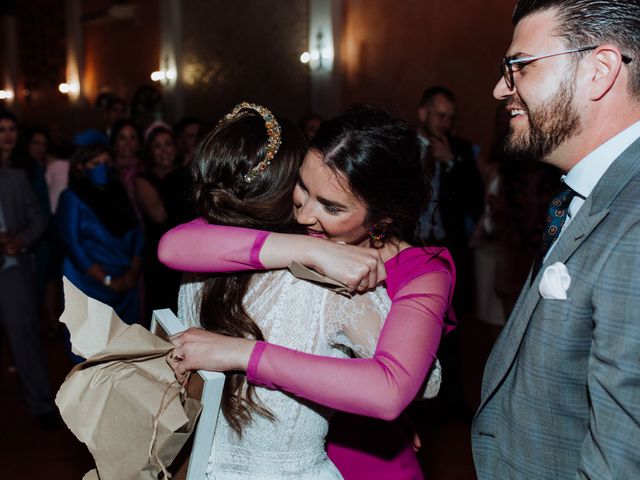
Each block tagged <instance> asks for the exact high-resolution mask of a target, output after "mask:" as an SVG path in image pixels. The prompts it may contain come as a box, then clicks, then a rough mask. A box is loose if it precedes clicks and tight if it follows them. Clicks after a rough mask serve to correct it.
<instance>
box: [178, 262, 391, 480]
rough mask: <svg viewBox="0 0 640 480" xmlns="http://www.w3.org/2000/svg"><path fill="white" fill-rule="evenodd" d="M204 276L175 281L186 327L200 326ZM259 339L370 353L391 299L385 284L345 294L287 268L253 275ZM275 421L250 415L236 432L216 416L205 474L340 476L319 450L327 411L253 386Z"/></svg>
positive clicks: (219, 479)
mask: <svg viewBox="0 0 640 480" xmlns="http://www.w3.org/2000/svg"><path fill="white" fill-rule="evenodd" d="M201 286H202V283H201V282H199V281H197V280H194V281H187V282H185V283H183V284H182V286H181V288H180V295H179V302H178V312H179V315H178V316H179V317H180V318H181V319H182V321H183V322H185V324H186V325H187V326H200V323H199V320H198V318H199V307H200V297H199V294H200V289H201ZM244 305H245V308H246V310H247V313H249V315H251V317H252V318H253V319H254V320H255V322H256V323H257V325H258V326H259V327H260V329H261V330H262V332H263V334H264V336H265V338H266V339H267V340H268V341H269V342H271V343H276V344H279V345H284V346H287V347H291V348H294V349H296V350H299V351H302V352H309V353H316V354H319V355H326V356H334V357H345V356H347V353H346V352H347V351H348V349H351V350H352V351H354V352H355V353H356V354H357V355H358V356H368V357H370V356H372V355H373V353H374V350H375V345H376V342H377V339H378V334H379V333H380V328H381V325H382V322H383V319H384V318H385V317H386V315H387V312H388V310H389V306H390V300H389V297H388V296H387V294H386V291H385V290H384V288H382V287H379V288H378V289H376V290H375V291H373V292H370V293H367V294H365V295H357V296H355V297H354V298H353V299H348V298H346V297H343V296H341V295H338V294H336V293H334V292H331V291H329V290H327V289H325V288H322V287H319V286H316V285H314V284H312V283H309V282H306V281H303V280H298V279H296V278H295V277H293V276H292V275H291V274H290V273H289V272H288V271H276V272H267V273H261V274H256V275H254V276H253V278H252V280H251V284H250V287H249V291H248V293H247V295H246V296H245V302H244ZM256 394H257V397H258V399H259V400H260V401H261V403H262V405H263V406H265V407H266V408H268V409H269V410H270V412H271V413H272V414H273V416H274V420H273V421H272V420H270V419H268V418H265V417H262V416H259V415H253V419H252V421H251V423H250V424H249V425H248V426H246V427H245V428H243V430H242V436H241V437H240V436H238V434H237V433H236V432H235V431H234V430H233V428H231V426H230V425H229V422H228V421H227V420H226V419H225V416H224V415H219V417H218V424H217V427H216V434H215V438H214V444H213V450H212V452H211V457H210V460H209V468H208V470H207V478H208V479H216V480H236V479H238V480H240V479H244V480H246V479H248V478H255V479H263V480H271V479H274V480H275V479H285V478H291V479H301V480H304V479H309V480H311V479H318V480H321V479H327V480H329V479H341V478H342V476H341V475H340V473H339V472H338V470H337V469H336V467H335V466H334V465H333V463H331V461H330V460H329V459H328V458H327V456H326V453H325V446H324V442H325V436H326V434H327V429H328V419H329V417H330V415H331V411H330V410H329V409H326V408H324V407H320V406H318V405H315V404H312V403H307V402H305V401H304V400H301V399H298V398H295V397H292V396H291V395H288V394H286V393H282V392H279V391H275V390H268V389H266V388H256Z"/></svg>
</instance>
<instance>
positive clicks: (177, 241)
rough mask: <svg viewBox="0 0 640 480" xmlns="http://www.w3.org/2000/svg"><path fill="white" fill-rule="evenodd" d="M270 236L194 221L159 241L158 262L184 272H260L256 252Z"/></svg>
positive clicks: (180, 226)
mask: <svg viewBox="0 0 640 480" xmlns="http://www.w3.org/2000/svg"><path fill="white" fill-rule="evenodd" d="M270 233H271V232H263V231H260V230H250V229H248V228H241V227H230V226H223V225H212V224H209V223H207V222H205V221H204V220H203V219H201V218H198V219H196V220H193V221H192V222H189V223H185V224H182V225H178V226H177V227H175V228H173V229H171V230H169V231H168V232H167V233H165V234H164V235H163V236H162V238H161V239H160V244H159V245H158V259H159V260H160V261H161V262H162V263H164V264H165V265H166V266H167V267H169V268H172V269H174V270H182V271H184V272H238V271H242V270H264V266H263V265H262V263H261V262H260V249H261V248H262V245H263V244H264V242H265V240H266V239H267V237H268V236H269V234H270Z"/></svg>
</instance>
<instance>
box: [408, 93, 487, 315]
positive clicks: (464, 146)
mask: <svg viewBox="0 0 640 480" xmlns="http://www.w3.org/2000/svg"><path fill="white" fill-rule="evenodd" d="M456 115H457V111H456V102H455V97H454V95H453V93H452V92H451V91H450V90H448V89H447V88H445V87H440V86H436V87H431V88H428V89H427V90H425V92H424V93H423V95H422V98H421V99H420V105H419V108H418V117H419V120H420V127H419V128H418V134H419V135H420V137H421V139H422V141H423V143H424V146H425V157H424V161H425V166H426V171H427V175H429V176H430V177H431V188H432V198H431V202H430V204H429V206H428V207H427V209H426V210H425V212H423V214H422V217H421V220H420V233H421V236H422V239H423V240H424V241H425V242H426V243H427V244H429V245H443V246H446V247H447V248H448V249H449V251H450V252H451V256H452V257H453V260H454V262H455V264H456V269H457V272H458V277H457V278H458V284H457V286H456V293H455V295H454V306H455V308H456V311H457V313H458V314H459V315H460V314H464V313H468V312H470V311H471V307H472V305H473V302H472V287H471V285H472V283H471V282H472V260H471V253H470V250H469V239H470V237H471V234H472V233H473V230H474V228H475V224H476V223H477V221H478V219H479V218H480V214H481V213H482V209H483V203H484V189H483V185H482V178H481V177H480V173H479V172H478V168H477V166H476V161H475V155H474V151H473V146H472V145H471V143H470V142H469V141H468V140H465V139H463V138H460V137H458V136H456V135H454V134H453V131H454V125H455V118H456Z"/></svg>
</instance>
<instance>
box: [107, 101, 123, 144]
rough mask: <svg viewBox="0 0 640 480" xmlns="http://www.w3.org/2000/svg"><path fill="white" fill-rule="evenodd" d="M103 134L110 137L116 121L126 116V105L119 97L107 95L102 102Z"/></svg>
mask: <svg viewBox="0 0 640 480" xmlns="http://www.w3.org/2000/svg"><path fill="white" fill-rule="evenodd" d="M103 112H104V114H103V115H104V122H105V127H104V134H105V135H106V136H107V138H110V137H111V133H112V132H113V127H114V125H115V124H116V122H117V121H118V120H120V119H121V118H125V117H126V116H127V103H126V102H125V101H124V100H123V99H122V98H120V97H118V96H116V95H114V94H109V95H107V98H106V100H105V101H104V110H103Z"/></svg>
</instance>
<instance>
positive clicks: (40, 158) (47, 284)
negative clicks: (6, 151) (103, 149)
mask: <svg viewBox="0 0 640 480" xmlns="http://www.w3.org/2000/svg"><path fill="white" fill-rule="evenodd" d="M21 143H22V144H23V147H22V149H23V154H22V155H23V157H24V158H25V164H26V165H29V167H28V169H29V170H32V171H33V172H34V173H33V174H32V176H33V177H35V178H34V181H33V183H32V184H33V185H34V188H35V189H36V194H37V196H38V198H39V201H40V205H41V207H42V208H43V209H47V211H48V212H50V213H51V214H54V213H55V210H56V207H57V204H58V199H59V197H60V194H61V193H62V191H63V190H65V189H66V188H67V184H68V176H69V162H68V161H66V160H60V159H56V158H54V157H53V156H51V155H50V154H49V135H48V133H47V130H46V129H44V128H42V127H31V128H29V129H27V130H26V132H25V134H24V136H23V141H22V142H21ZM33 177H32V178H33ZM42 179H44V182H43V181H42ZM35 262H36V279H37V292H38V306H39V310H40V315H41V317H42V318H43V320H44V325H45V328H46V333H47V336H49V337H50V338H54V337H56V336H57V334H58V332H59V331H60V323H59V321H58V318H59V317H60V314H61V313H62V248H61V245H60V240H59V237H58V233H57V231H56V228H55V225H54V224H53V223H52V222H50V223H49V225H48V226H47V229H46V231H45V233H44V235H43V236H42V237H41V239H40V241H39V242H38V245H37V246H36V249H35Z"/></svg>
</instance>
